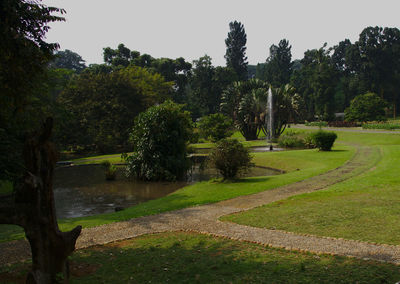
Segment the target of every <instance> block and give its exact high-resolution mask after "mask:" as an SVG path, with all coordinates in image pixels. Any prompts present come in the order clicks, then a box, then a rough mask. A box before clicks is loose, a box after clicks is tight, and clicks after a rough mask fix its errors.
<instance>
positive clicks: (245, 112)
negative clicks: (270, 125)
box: [221, 79, 269, 140]
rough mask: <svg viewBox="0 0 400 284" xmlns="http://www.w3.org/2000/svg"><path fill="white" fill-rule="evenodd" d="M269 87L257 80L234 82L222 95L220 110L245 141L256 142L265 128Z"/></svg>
mask: <svg viewBox="0 0 400 284" xmlns="http://www.w3.org/2000/svg"><path fill="white" fill-rule="evenodd" d="M268 88H269V85H268V84H266V83H265V82H262V81H261V80H258V79H250V80H248V81H243V82H235V83H233V84H232V85H231V86H229V87H228V88H227V89H226V90H225V91H224V93H223V94H222V99H221V100H222V103H221V110H222V111H223V112H224V113H225V114H227V115H228V116H230V117H231V118H232V119H233V121H234V123H235V126H236V127H237V128H238V130H239V131H240V132H241V134H242V135H243V136H244V138H245V139H246V140H256V139H257V137H258V134H259V133H260V131H262V130H263V129H264V127H265V111H266V106H267V100H268Z"/></svg>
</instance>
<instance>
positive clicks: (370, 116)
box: [345, 93, 387, 122]
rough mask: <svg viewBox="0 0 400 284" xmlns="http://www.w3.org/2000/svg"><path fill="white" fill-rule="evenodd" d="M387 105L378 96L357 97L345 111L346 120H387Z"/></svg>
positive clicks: (368, 94) (365, 95)
mask: <svg viewBox="0 0 400 284" xmlns="http://www.w3.org/2000/svg"><path fill="white" fill-rule="evenodd" d="M386 106H387V103H386V102H385V101H384V100H383V99H381V98H380V97H379V96H378V95H377V94H374V93H367V94H363V95H358V96H357V97H355V98H354V99H353V100H352V101H351V103H350V106H349V107H348V108H347V109H346V111H345V118H346V120H349V121H359V122H366V121H373V120H385V107H386Z"/></svg>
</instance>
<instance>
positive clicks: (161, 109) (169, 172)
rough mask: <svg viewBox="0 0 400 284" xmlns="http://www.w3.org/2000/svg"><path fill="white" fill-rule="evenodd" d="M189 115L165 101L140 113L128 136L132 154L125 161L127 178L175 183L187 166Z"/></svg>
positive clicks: (180, 107) (180, 106)
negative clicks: (129, 136)
mask: <svg viewBox="0 0 400 284" xmlns="http://www.w3.org/2000/svg"><path fill="white" fill-rule="evenodd" d="M192 130H193V126H192V121H191V119H190V114H189V113H188V112H187V111H183V106H182V105H177V104H175V103H173V102H171V101H167V102H165V103H163V104H161V105H157V106H153V107H151V108H149V109H148V110H147V111H145V112H143V113H141V114H140V115H139V116H138V117H137V118H136V119H135V122H134V125H133V130H132V133H131V141H132V144H133V153H132V154H131V155H129V156H128V157H127V159H126V161H127V166H126V171H127V173H128V175H129V176H134V177H136V178H138V179H140V180H156V181H157V180H178V179H181V178H183V177H184V176H185V174H186V172H187V170H188V169H189V166H190V161H189V160H188V158H187V145H188V142H189V139H190V137H191V135H192Z"/></svg>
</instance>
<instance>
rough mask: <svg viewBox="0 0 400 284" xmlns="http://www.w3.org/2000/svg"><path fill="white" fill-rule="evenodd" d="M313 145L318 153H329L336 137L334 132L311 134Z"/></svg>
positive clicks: (321, 131)
mask: <svg viewBox="0 0 400 284" xmlns="http://www.w3.org/2000/svg"><path fill="white" fill-rule="evenodd" d="M311 137H312V141H313V144H314V145H315V146H316V147H317V148H318V149H319V150H320V151H330V150H331V149H332V146H333V143H334V142H335V140H336V138H337V135H336V133H335V132H328V131H323V130H320V131H317V132H314V133H312V134H311Z"/></svg>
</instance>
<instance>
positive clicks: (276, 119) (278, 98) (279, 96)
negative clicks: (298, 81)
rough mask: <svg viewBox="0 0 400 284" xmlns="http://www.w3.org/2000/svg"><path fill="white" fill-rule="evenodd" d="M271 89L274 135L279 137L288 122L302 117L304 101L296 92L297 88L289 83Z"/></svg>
mask: <svg viewBox="0 0 400 284" xmlns="http://www.w3.org/2000/svg"><path fill="white" fill-rule="evenodd" d="M271 90H272V97H273V126H272V127H273V130H272V131H273V133H272V137H273V138H278V137H279V136H280V135H281V134H282V133H283V132H284V131H285V129H286V126H287V124H288V123H290V122H294V121H296V120H297V119H299V118H301V117H302V113H303V112H304V101H303V99H302V98H301V97H300V95H299V94H297V93H296V90H295V88H294V87H293V86H291V85H289V84H286V85H284V86H282V87H280V88H272V89H271ZM267 115H268V113H267ZM267 136H268V135H267Z"/></svg>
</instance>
